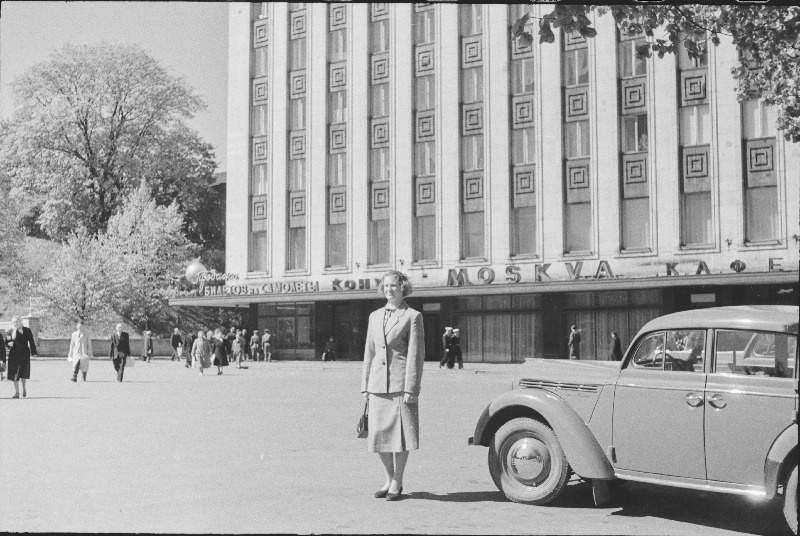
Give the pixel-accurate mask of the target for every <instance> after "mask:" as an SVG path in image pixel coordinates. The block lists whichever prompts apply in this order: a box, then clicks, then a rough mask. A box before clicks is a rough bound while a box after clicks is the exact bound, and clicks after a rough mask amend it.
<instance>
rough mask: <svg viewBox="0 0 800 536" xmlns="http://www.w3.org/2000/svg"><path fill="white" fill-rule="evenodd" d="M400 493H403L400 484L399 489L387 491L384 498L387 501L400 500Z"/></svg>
mask: <svg viewBox="0 0 800 536" xmlns="http://www.w3.org/2000/svg"><path fill="white" fill-rule="evenodd" d="M402 493H403V488H402V486H401V487H400V489H399V490H397V493H387V494H386V500H387V501H397V500H400V495H402Z"/></svg>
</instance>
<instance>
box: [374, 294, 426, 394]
mask: <svg viewBox="0 0 800 536" xmlns="http://www.w3.org/2000/svg"><path fill="white" fill-rule="evenodd" d="M384 311H385V308H383V307H381V308H380V309H378V310H377V311H373V313H372V314H371V315H369V327H368V328H367V344H366V348H365V349H364V368H363V371H362V376H361V392H362V393H363V392H370V393H403V392H405V393H411V394H412V395H414V396H417V395H419V389H420V383H421V381H422V367H423V363H424V362H425V328H424V327H423V324H422V314H420V312H419V311H417V310H415V309H412V308H410V307H409V306H408V305H405V304H404V305H403V306H402V307H398V308H397V311H396V312H395V313H393V314H392V317H391V318H390V319H389V320H388V322H387V324H386V337H384V328H383V318H384V314H385V313H384Z"/></svg>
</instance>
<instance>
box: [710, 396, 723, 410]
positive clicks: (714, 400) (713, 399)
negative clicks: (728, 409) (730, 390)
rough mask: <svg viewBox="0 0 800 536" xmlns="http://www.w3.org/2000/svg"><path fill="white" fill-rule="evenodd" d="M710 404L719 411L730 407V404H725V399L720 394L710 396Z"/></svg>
mask: <svg viewBox="0 0 800 536" xmlns="http://www.w3.org/2000/svg"><path fill="white" fill-rule="evenodd" d="M708 403H709V404H711V405H712V406H713V407H715V408H717V409H722V408H724V407H725V406H727V405H728V403H727V402H725V397H723V396H722V395H721V394H719V393H714V394H713V395H711V396H709V397H708Z"/></svg>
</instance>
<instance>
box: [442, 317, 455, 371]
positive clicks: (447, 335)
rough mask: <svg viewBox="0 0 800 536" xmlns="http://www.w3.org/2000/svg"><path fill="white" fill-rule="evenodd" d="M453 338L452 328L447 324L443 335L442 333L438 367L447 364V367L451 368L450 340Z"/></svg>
mask: <svg viewBox="0 0 800 536" xmlns="http://www.w3.org/2000/svg"><path fill="white" fill-rule="evenodd" d="M452 339H453V328H452V327H450V326H447V327H446V328H444V335H442V360H441V361H439V368H442V367H443V366H444V365H447V368H449V369H451V368H453V359H452V357H453V356H452V355H451V353H450V341H451V340H452Z"/></svg>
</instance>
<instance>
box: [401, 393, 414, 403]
mask: <svg viewBox="0 0 800 536" xmlns="http://www.w3.org/2000/svg"><path fill="white" fill-rule="evenodd" d="M403 402H405V403H406V404H416V403H417V397H416V396H414V395H412V394H411V393H406V395H405V396H404V397H403Z"/></svg>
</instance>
